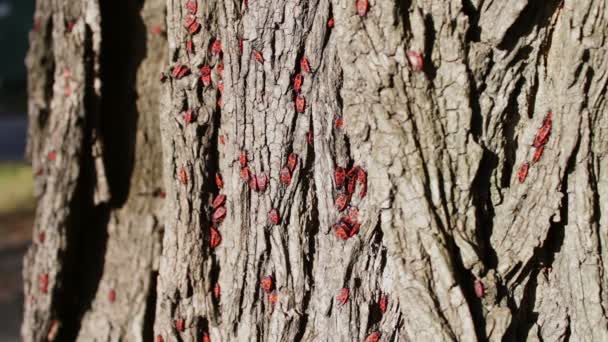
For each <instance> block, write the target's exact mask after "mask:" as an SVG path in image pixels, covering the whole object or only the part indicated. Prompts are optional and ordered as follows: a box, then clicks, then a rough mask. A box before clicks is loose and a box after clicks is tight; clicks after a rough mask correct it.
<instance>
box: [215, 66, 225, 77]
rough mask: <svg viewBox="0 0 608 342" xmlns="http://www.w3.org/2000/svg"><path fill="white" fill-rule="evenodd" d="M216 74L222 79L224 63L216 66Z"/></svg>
mask: <svg viewBox="0 0 608 342" xmlns="http://www.w3.org/2000/svg"><path fill="white" fill-rule="evenodd" d="M217 74H218V76H219V77H220V78H223V77H224V63H220V64H218V65H217Z"/></svg>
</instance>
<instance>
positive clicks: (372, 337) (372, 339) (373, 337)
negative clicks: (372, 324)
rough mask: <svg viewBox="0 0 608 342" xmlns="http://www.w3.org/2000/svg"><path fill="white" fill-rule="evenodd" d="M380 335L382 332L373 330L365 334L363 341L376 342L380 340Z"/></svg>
mask: <svg viewBox="0 0 608 342" xmlns="http://www.w3.org/2000/svg"><path fill="white" fill-rule="evenodd" d="M380 337H382V334H381V333H380V332H379V331H374V332H373V333H371V334H369V335H367V337H366V338H365V342H378V341H380Z"/></svg>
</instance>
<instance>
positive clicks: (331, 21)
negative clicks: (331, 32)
mask: <svg viewBox="0 0 608 342" xmlns="http://www.w3.org/2000/svg"><path fill="white" fill-rule="evenodd" d="M334 25H335V21H334V18H331V19H329V20H328V21H327V27H328V28H334Z"/></svg>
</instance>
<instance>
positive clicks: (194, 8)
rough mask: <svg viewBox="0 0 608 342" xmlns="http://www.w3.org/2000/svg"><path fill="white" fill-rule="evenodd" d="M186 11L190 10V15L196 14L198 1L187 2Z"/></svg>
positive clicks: (190, 0) (189, 0)
mask: <svg viewBox="0 0 608 342" xmlns="http://www.w3.org/2000/svg"><path fill="white" fill-rule="evenodd" d="M186 9H187V10H188V13H190V14H196V11H198V4H197V2H196V0H188V2H186Z"/></svg>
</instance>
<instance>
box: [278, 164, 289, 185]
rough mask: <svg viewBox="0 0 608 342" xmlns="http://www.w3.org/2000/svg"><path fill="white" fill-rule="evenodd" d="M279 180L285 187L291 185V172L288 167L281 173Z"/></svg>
mask: <svg viewBox="0 0 608 342" xmlns="http://www.w3.org/2000/svg"><path fill="white" fill-rule="evenodd" d="M279 179H280V180H281V183H283V184H285V185H289V184H290V183H291V171H289V168H288V167H284V168H282V169H281V171H280V172H279Z"/></svg>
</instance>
